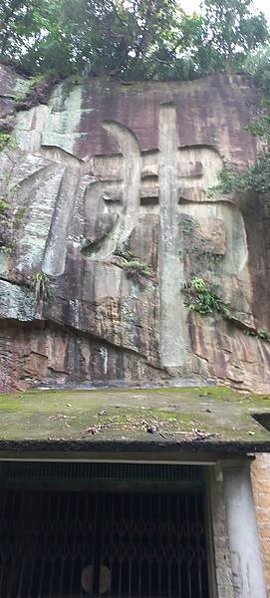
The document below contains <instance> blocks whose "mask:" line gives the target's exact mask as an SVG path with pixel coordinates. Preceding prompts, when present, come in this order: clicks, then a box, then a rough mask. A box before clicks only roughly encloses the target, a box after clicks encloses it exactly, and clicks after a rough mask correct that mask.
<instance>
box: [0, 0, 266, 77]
mask: <svg viewBox="0 0 270 598" xmlns="http://www.w3.org/2000/svg"><path fill="white" fill-rule="evenodd" d="M251 8H252V0H202V3H201V11H200V13H199V14H193V15H191V16H190V15H187V14H185V12H184V11H183V10H182V9H181V5H180V6H179V2H178V1H176V0H151V2H149V1H148V0H0V60H1V61H2V62H3V61H4V62H7V63H12V64H14V65H15V66H17V67H18V68H21V69H24V71H25V72H26V73H27V74H29V75H36V74H43V73H47V72H52V73H54V74H57V75H59V76H68V75H71V74H78V75H81V74H90V75H102V74H110V75H112V76H115V77H119V78H123V79H165V80H168V79H182V80H183V79H193V78H195V77H199V76H203V75H206V74H209V73H212V72H214V71H224V70H237V69H238V70H239V69H241V68H242V66H243V64H247V56H249V55H251V56H253V53H254V52H255V51H256V49H258V48H260V47H262V46H263V44H265V43H266V42H267V40H268V37H269V31H268V28H267V23H266V20H265V17H264V16H263V15H262V14H261V13H259V14H253V13H252V11H251Z"/></svg>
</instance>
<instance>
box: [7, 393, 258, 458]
mask: <svg viewBox="0 0 270 598" xmlns="http://www.w3.org/2000/svg"><path fill="white" fill-rule="evenodd" d="M254 413H256V414H264V415H265V416H266V417H269V414H270V396H262V395H254V394H242V393H238V392H236V391H233V390H231V389H229V388H226V387H202V388H166V389H165V388H157V389H102V390H77V391H73V390H65V391H62V390H59V391H58V390H35V391H30V392H23V393H15V394H2V395H0V414H1V429H0V451H11V450H16V451H20V450H26V449H29V450H31V451H32V450H35V451H36V450H41V451H57V450H64V451H82V450H84V451H93V450H105V451H106V450H110V451H112V450H114V451H119V450H120V451H122V450H126V449H127V450H130V449H132V450H134V449H136V450H137V451H140V450H153V449H154V450H163V449H164V448H167V449H168V450H173V449H174V450H177V451H191V452H194V451H195V452H197V451H201V450H203V451H204V452H209V451H210V452H217V451H218V452H220V453H222V452H226V453H238V454H239V453H247V452H251V451H252V452H254V451H270V431H268V430H267V429H266V428H265V427H264V426H262V425H261V424H260V423H258V422H257V421H256V420H255V419H254V418H253V417H252V415H253V414H254Z"/></svg>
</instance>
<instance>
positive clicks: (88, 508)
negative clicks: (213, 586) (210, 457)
mask: <svg viewBox="0 0 270 598" xmlns="http://www.w3.org/2000/svg"><path fill="white" fill-rule="evenodd" d="M0 565H1V568H0V596H1V598H49V597H50V598H56V597H57V598H75V597H76V598H77V597H79V596H87V595H95V596H100V595H104V596H111V597H127V596H136V597H138V596H140V597H146V596H156V597H163V596H166V597H169V596H171V597H172V596H178V597H181V598H209V592H208V578H207V557H206V540H205V525H204V509H203V496H202V494H200V493H198V492H197V493H192V492H183V493H181V494H179V493H172V494H164V493H163V494H161V493H149V492H145V493H143V492H140V493H133V494H131V493H129V494H128V493H93V492H92V493H87V492H51V491H48V492H41V491H32V492H30V491H24V492H19V491H16V490H8V491H3V492H2V493H1V494H0Z"/></svg>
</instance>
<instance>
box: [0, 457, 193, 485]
mask: <svg viewBox="0 0 270 598" xmlns="http://www.w3.org/2000/svg"><path fill="white" fill-rule="evenodd" d="M0 477H1V478H2V480H3V481H4V482H8V485H9V487H10V486H11V485H13V484H15V483H16V480H18V481H19V483H20V484H21V483H22V482H28V481H29V482H30V483H32V484H33V480H35V481H37V482H39V483H41V482H42V481H46V482H50V480H53V483H54V484H55V481H56V480H61V479H64V480H76V482H77V483H78V480H80V481H81V480H95V481H96V480H105V479H106V480H116V479H121V480H123V479H129V480H137V481H138V480H155V481H158V480H161V481H168V482H171V481H172V482H175V481H177V482H192V483H194V482H197V481H202V468H201V467H199V466H197V465H192V466H188V465H178V464H172V465H167V464H162V463H158V464H156V463H128V462H127V463H123V462H122V463H121V462H118V463H117V462H115V463H113V462H96V463H95V462H92V463H91V462H90V463H79V462H75V463H72V462H71V463H69V462H67V461H65V462H57V461H55V462H46V461H36V462H33V461H32V462H31V461H29V462H27V461H26V462H23V461H22V462H20V461H17V462H12V461H10V462H8V461H7V462H2V463H1V464H0Z"/></svg>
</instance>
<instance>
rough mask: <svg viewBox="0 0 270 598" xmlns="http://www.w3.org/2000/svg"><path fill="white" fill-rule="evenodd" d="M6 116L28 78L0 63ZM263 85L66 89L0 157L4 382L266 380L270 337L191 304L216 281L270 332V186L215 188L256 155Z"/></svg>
mask: <svg viewBox="0 0 270 598" xmlns="http://www.w3.org/2000/svg"><path fill="white" fill-rule="evenodd" d="M0 89H1V98H0V100H1V101H0V118H4V120H5V119H6V118H10V115H12V113H13V112H15V108H16V102H15V98H16V94H17V93H18V91H16V90H18V89H19V90H20V93H21V90H23V89H25V82H24V81H23V79H20V78H19V77H16V75H15V74H14V73H11V72H10V71H8V69H6V68H4V67H2V68H1V70H0ZM256 102H257V97H256V92H255V91H254V89H252V88H251V87H250V86H248V85H247V83H246V82H245V80H243V79H241V78H240V77H237V76H234V77H228V76H216V77H212V78H209V79H205V80H202V81H195V82H191V83H135V84H129V85H127V84H120V83H116V82H113V81H110V80H107V79H88V80H86V81H85V82H83V83H82V84H81V85H74V84H72V82H70V81H66V82H64V83H62V84H60V85H57V86H56V87H55V89H54V91H53V93H52V96H51V99H50V101H49V103H48V105H45V104H40V105H38V106H36V107H34V108H31V109H30V110H27V111H20V112H18V114H17V117H16V128H15V134H16V143H14V142H13V143H11V144H10V145H8V146H6V147H5V148H4V149H3V150H2V152H1V154H0V172H1V179H0V196H1V198H2V200H3V201H4V204H5V206H4V208H2V209H1V210H0V216H1V223H0V318H1V331H0V332H1V335H0V389H1V390H4V391H8V390H11V389H14V388H15V389H16V388H25V387H29V386H35V385H40V384H45V385H49V386H56V385H73V386H79V385H87V386H91V385H97V384H105V385H106V384H113V383H114V384H118V385H120V384H127V385H131V384H139V385H141V384H142V385H147V384H151V385H153V384H168V383H170V382H172V383H174V384H175V383H179V384H181V383H182V384H183V383H185V381H187V380H195V381H197V380H201V381H203V380H207V379H209V378H211V379H213V380H219V381H228V382H230V383H231V384H233V385H234V386H236V387H237V388H243V389H247V388H250V387H252V388H253V389H257V390H261V391H266V390H269V388H270V373H269V360H270V345H269V344H268V343H267V342H265V341H262V340H259V339H257V338H254V337H251V336H248V335H246V334H244V332H243V330H242V329H238V328H237V327H236V326H234V325H233V324H232V323H228V322H225V321H224V320H223V319H222V317H221V316H220V317H218V318H206V317H202V316H200V315H198V314H194V313H191V312H189V311H188V309H187V307H186V306H185V304H184V300H185V298H184V294H183V292H182V288H183V284H184V283H185V282H186V281H188V280H190V279H192V278H193V277H195V276H196V277H201V278H203V279H205V280H207V281H208V282H209V284H211V285H215V287H216V288H217V289H218V293H219V295H220V296H221V297H222V298H223V299H224V301H226V302H228V303H230V305H231V306H232V309H233V311H234V312H237V314H238V315H239V314H240V315H239V318H240V320H241V321H242V322H244V324H245V326H246V327H247V328H248V327H249V326H250V327H251V328H252V329H254V328H255V327H256V328H266V329H267V328H270V310H269V308H268V293H269V284H270V280H269V248H270V236H269V232H268V231H269V218H270V198H269V197H266V196H264V197H251V196H239V197H228V196H227V197H225V196H218V195H215V194H214V195H211V197H209V196H208V194H207V189H209V187H213V186H214V185H215V184H216V182H217V176H218V172H219V171H220V170H221V168H222V166H223V164H224V161H226V162H230V163H233V164H235V165H238V166H245V165H247V164H248V163H250V162H252V161H253V160H254V159H255V157H256V153H257V146H256V139H255V138H254V137H252V136H250V135H249V134H248V133H247V132H246V131H245V129H244V125H245V123H246V122H247V121H248V120H249V119H250V114H251V111H252V107H253V106H254V105H256Z"/></svg>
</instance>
